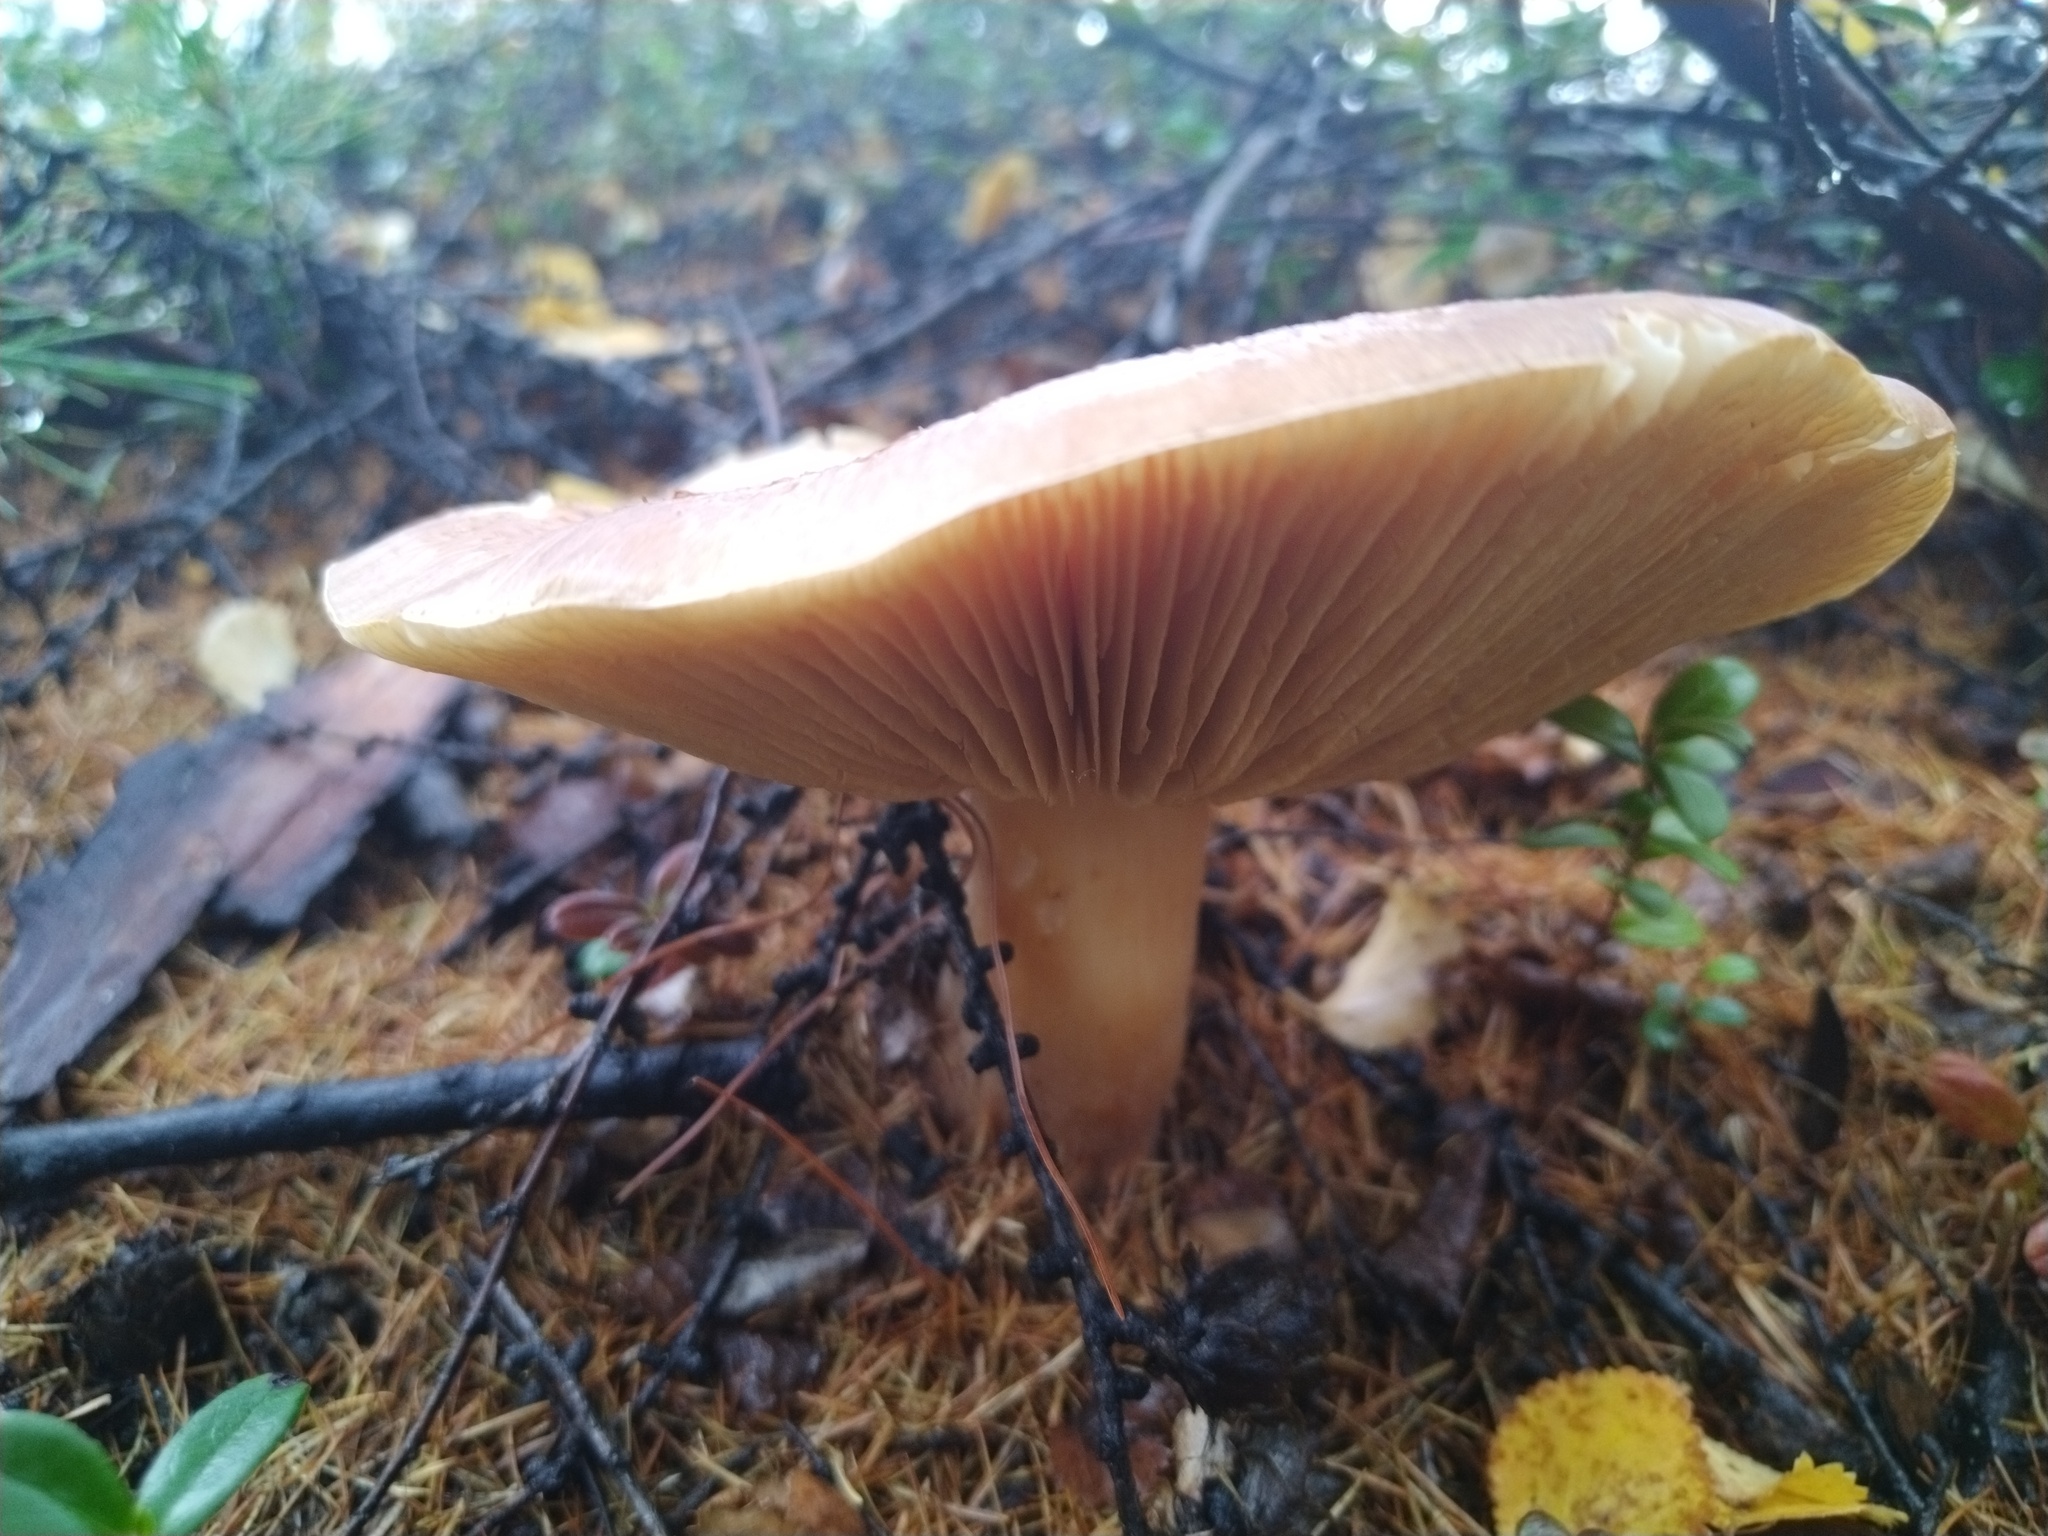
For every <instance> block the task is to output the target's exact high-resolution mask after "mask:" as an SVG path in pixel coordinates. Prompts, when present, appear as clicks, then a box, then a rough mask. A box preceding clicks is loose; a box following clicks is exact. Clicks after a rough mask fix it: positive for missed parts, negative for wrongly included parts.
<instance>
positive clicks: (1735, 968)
mask: <svg viewBox="0 0 2048 1536" xmlns="http://www.w3.org/2000/svg"><path fill="white" fill-rule="evenodd" d="M1762 975H1763V972H1761V971H1759V970H1758V969H1757V966H1756V962H1755V961H1754V960H1752V959H1750V958H1749V956H1747V955H1716V956H1714V958H1713V959H1711V960H1709V961H1708V962H1707V963H1706V964H1705V965H1703V966H1701V967H1700V980H1701V981H1704V982H1707V983H1709V984H1710V985H1712V986H1716V987H1744V986H1748V985H1749V983H1751V982H1752V981H1755V980H1757V979H1758V978H1759V977H1760V976H1762Z"/></svg>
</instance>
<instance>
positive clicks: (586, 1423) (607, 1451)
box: [462, 1257, 668, 1536]
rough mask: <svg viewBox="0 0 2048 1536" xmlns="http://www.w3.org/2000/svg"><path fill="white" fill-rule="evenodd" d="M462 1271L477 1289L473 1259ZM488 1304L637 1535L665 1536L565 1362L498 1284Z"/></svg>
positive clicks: (479, 1271)
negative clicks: (613, 1488)
mask: <svg viewBox="0 0 2048 1536" xmlns="http://www.w3.org/2000/svg"><path fill="white" fill-rule="evenodd" d="M462 1269H463V1274H464V1275H465V1276H466V1277H467V1279H468V1280H469V1283H470V1284H471V1286H473V1287H475V1286H480V1285H481V1284H482V1280H483V1269H484V1266H483V1265H482V1264H480V1263H479V1262H478V1261H477V1260H476V1259H475V1258H473V1257H472V1258H466V1259H464V1260H463V1264H462ZM490 1303H491V1310H492V1311H493V1312H494V1313H496V1314H497V1321H498V1326H499V1327H500V1328H501V1329H503V1330H504V1331H505V1332H506V1333H508V1334H510V1335H511V1336H512V1338H513V1341H514V1342H515V1343H516V1344H518V1345H519V1347H520V1349H521V1351H522V1352H523V1353H524V1354H525V1356H526V1358H527V1359H529V1360H531V1361H532V1362H533V1363H534V1365H535V1367H536V1368H538V1370H539V1371H540V1373H541V1375H542V1376H543V1377H545V1378H546V1380H547V1386H548V1395H549V1396H551V1397H553V1398H554V1400H555V1406H556V1407H557V1408H558V1409H560V1410H561V1412H562V1414H563V1416H564V1417H565V1418H567V1419H568V1421H569V1425H570V1427H571V1428H572V1429H574V1430H575V1431H576V1436H577V1438H578V1439H580V1440H581V1441H582V1442H583V1445H584V1449H586V1450H587V1451H589V1452H590V1455H591V1457H592V1459H593V1460H595V1461H596V1462H597V1464H598V1465H599V1466H600V1467H602V1468H604V1470H605V1472H606V1473H607V1474H608V1475H609V1476H610V1477H611V1479H612V1481H613V1482H614V1483H615V1484H616V1485H617V1486H618V1489H619V1492H620V1493H621V1494H623V1495H624V1496H625V1500H626V1503H627V1504H628V1505H629V1506H630V1507H631V1508H632V1511H633V1517H634V1519H635V1520H637V1521H638V1522H639V1524H640V1527H641V1529H642V1530H644V1531H646V1532H647V1536H667V1533H668V1523H667V1522H666V1521H665V1520H663V1519H662V1517H661V1511H660V1510H659V1509H657V1508H655V1505H654V1500H653V1499H652V1498H651V1497H649V1496H648V1493H647V1490H646V1489H645V1488H643V1487H641V1485H640V1479H639V1478H638V1477H637V1476H635V1475H634V1472H633V1463H632V1461H631V1460H630V1459H629V1458H628V1457H627V1456H626V1454H625V1452H623V1451H622V1450H620V1449H619V1447H618V1445H617V1443H616V1442H615V1441H614V1440H613V1439H612V1437H611V1436H610V1435H608V1434H606V1433H605V1430H604V1426H603V1425H602V1424H600V1423H599V1422H598V1418H597V1411H596V1410H595V1409H594V1408H592V1407H591V1406H590V1399H589V1398H588V1397H586V1396H585V1395H584V1392H583V1384H582V1383H581V1382H580V1381H578V1380H577V1379H576V1373H575V1372H574V1371H572V1370H570V1369H569V1365H568V1362H567V1361H565V1360H563V1358H562V1357H561V1355H560V1354H558V1353H557V1352H556V1351H555V1348H554V1346H553V1345H551V1344H549V1343H548V1341H547V1337H546V1335H544V1334H543V1333H542V1332H541V1331H540V1327H539V1325H538V1324H536V1323H535V1322H534V1320H533V1319H532V1318H531V1317H529V1316H527V1313H526V1309H525V1308H524V1307H522V1306H520V1305H519V1302H518V1300H517V1299H516V1298H515V1297H514V1296H513V1295H512V1291H511V1288H510V1287H508V1286H507V1285H506V1284H505V1282H504V1281H502V1280H499V1281H496V1282H495V1283H493V1284H492V1285H491V1287H490Z"/></svg>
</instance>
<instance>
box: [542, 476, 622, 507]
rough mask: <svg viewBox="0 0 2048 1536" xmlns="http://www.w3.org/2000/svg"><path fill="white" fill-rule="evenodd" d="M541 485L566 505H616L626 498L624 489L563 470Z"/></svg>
mask: <svg viewBox="0 0 2048 1536" xmlns="http://www.w3.org/2000/svg"><path fill="white" fill-rule="evenodd" d="M541 487H542V489H544V490H545V491H546V492H547V493H548V495H550V496H552V497H553V498H554V499H555V501H556V502H558V503H559V504H560V505H562V506H565V507H616V506H617V505H618V504H619V503H620V502H622V501H624V500H625V499H626V493H625V492H624V491H619V490H614V489H613V488H612V487H611V486H609V485H606V484H605V483H604V482H603V481H601V480H586V479H584V477H583V476H581V475H572V474H568V473H566V472H563V471H558V472H556V473H555V474H552V475H549V476H548V477H547V478H546V479H545V480H543V481H542V482H541Z"/></svg>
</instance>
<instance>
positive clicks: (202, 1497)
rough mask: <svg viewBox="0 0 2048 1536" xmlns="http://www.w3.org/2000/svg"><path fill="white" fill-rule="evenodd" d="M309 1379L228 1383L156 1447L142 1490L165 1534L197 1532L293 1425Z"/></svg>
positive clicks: (140, 1493)
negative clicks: (231, 1384)
mask: <svg viewBox="0 0 2048 1536" xmlns="http://www.w3.org/2000/svg"><path fill="white" fill-rule="evenodd" d="M305 1401H306V1384H305V1383H304V1382H302V1381H286V1380H284V1379H283V1378H281V1377H276V1376H259V1377H256V1378H255V1379H253V1380H250V1381H245V1382H242V1383H241V1384H240V1385H239V1386H233V1387H230V1388H228V1390H227V1391H225V1392H223V1393H221V1395H220V1396H219V1397H216V1398H215V1399H214V1400H213V1401H212V1402H210V1403H208V1404H207V1405H206V1406H205V1407H204V1408H202V1409H200V1410H199V1411H198V1412H197V1413H195V1414H193V1415H192V1417H191V1418H190V1419H189V1420H187V1421H186V1423H185V1427H184V1428H183V1429H181V1430H179V1431H178V1432H177V1433H176V1434H175V1435H173V1436H171V1438H170V1440H169V1441H168V1442H166V1444H165V1445H164V1448H163V1449H162V1450H160V1451H158V1452H157V1453H156V1460H154V1461H152V1462H151V1463H150V1464H149V1471H148V1472H146V1473H145V1474H144V1475H143V1478H142V1486H141V1487H140V1488H139V1489H137V1490H136V1494H137V1501H138V1502H139V1503H140V1504H141V1506H142V1508H143V1510H144V1511H145V1512H147V1513H148V1514H149V1516H150V1517H151V1518H152V1519H154V1520H155V1521H156V1529H157V1530H158V1531H160V1532H162V1533H163V1536H191V1533H192V1532H195V1531H197V1530H198V1529H199V1528H200V1527H201V1526H202V1525H204V1524H205V1523H206V1522H207V1521H208V1520H211V1519H212V1518H213V1516H214V1512H215V1511H216V1510H218V1509H219V1508H220V1507H221V1505H223V1504H225V1503H227V1501H228V1497H229V1495H231V1494H232V1493H234V1491H235V1490H236V1489H237V1488H239V1487H241V1486H242V1484H244V1483H245V1482H247V1481H248V1480H249V1476H250V1474H251V1473H253V1472H254V1471H255V1470H256V1469H257V1468H258V1467H260V1466H261V1465H263V1459H264V1458H265V1457H266V1456H268V1455H269V1454H270V1453H271V1452H272V1451H274V1450H276V1449H277V1446H278V1442H279V1441H281V1440H283V1439H284V1437H285V1436H286V1435H287V1434H289V1433H290V1432H291V1427H292V1421H293V1420H294V1419H296V1418H297V1417H298V1416H299V1408H300V1405H301V1404H303V1403H304V1402H305Z"/></svg>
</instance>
